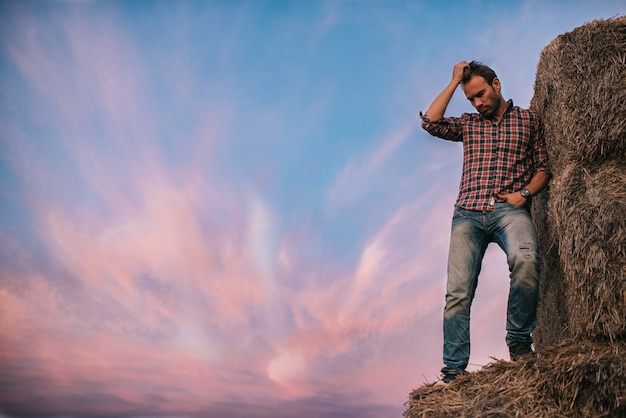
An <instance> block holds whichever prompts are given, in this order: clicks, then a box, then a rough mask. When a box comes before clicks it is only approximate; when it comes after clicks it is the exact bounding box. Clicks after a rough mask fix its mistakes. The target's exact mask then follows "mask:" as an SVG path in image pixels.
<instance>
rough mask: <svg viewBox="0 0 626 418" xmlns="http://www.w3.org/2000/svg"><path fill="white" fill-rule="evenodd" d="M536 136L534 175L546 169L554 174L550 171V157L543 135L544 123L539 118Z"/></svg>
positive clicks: (534, 144) (534, 142)
mask: <svg viewBox="0 0 626 418" xmlns="http://www.w3.org/2000/svg"><path fill="white" fill-rule="evenodd" d="M534 133H535V138H533V139H534V140H533V151H532V152H533V168H534V170H533V175H535V174H536V173H537V172H539V171H545V172H547V173H548V174H550V175H552V173H551V172H550V164H549V158H548V151H547V149H546V140H545V137H544V135H543V124H542V123H541V121H540V120H539V121H538V123H537V128H536V129H535V132H534Z"/></svg>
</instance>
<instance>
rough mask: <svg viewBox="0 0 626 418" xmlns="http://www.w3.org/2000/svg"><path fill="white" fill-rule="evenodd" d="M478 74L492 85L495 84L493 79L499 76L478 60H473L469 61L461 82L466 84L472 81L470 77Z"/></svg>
mask: <svg viewBox="0 0 626 418" xmlns="http://www.w3.org/2000/svg"><path fill="white" fill-rule="evenodd" d="M475 75H478V76H481V77H482V78H484V79H485V80H486V81H487V84H489V85H490V86H491V85H492V84H493V79H494V78H496V77H497V75H496V73H495V72H494V71H493V70H492V69H491V68H489V67H487V66H486V65H484V64H483V63H481V62H478V61H472V62H470V63H469V67H466V68H465V71H463V80H462V81H461V83H463V84H465V83H467V82H468V81H470V78H472V77H473V76H475Z"/></svg>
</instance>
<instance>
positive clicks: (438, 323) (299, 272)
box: [0, 0, 626, 418]
mask: <svg viewBox="0 0 626 418" xmlns="http://www.w3.org/2000/svg"><path fill="white" fill-rule="evenodd" d="M625 12H626V0H596V1H587V0H584V1H576V0H574V1H558V0H529V1H510V2H505V1H495V0H494V1H486V0H484V1H481V0H473V1H426V0H417V1H397V0H391V1H367V0H363V1H357V0H328V1H321V0H320V1H316V0H294V1H286V0H285V1H283V0H250V1H238V0H221V1H174V0H171V1H149V0H145V1H140V0H128V1H116V0H101V1H88V0H84V1H81V0H75V1H69V0H68V1H62V0H50V1H34V0H30V1H19V0H8V1H7V0H0V417H3V418H6V417H32V416H42V417H81V418H82V417H130V416H132V417H157V416H159V417H170V416H176V417H193V418H195V417H198V418H199V417H210V418H214V417H215V418H222V417H228V418H291V417H299V418H319V417H324V418H387V417H401V415H402V411H403V410H404V406H403V404H404V402H405V401H406V400H407V396H408V394H409V392H410V391H411V390H412V389H414V388H416V387H418V386H420V385H422V384H424V383H425V382H432V381H434V380H435V379H437V377H438V375H439V369H440V368H441V367H442V363H441V351H442V331H441V328H442V311H443V304H444V291H445V280H446V258H447V247H448V240H449V230H450V219H451V215H452V209H453V204H454V200H455V198H456V193H457V190H458V181H459V176H460V171H461V157H462V156H461V151H462V150H461V146H460V145H459V144H454V143H449V142H445V141H441V140H437V139H435V138H432V137H430V136H429V135H428V134H426V133H425V132H424V131H423V130H422V129H421V128H420V126H419V120H418V118H417V114H418V112H419V111H420V110H425V109H426V108H427V107H428V105H429V104H430V102H431V100H432V99H433V98H434V97H435V96H436V95H437V94H438V93H439V91H440V90H441V89H442V88H443V87H444V86H445V85H446V84H447V83H448V81H449V80H450V76H451V74H452V67H453V65H454V64H456V63H457V62H459V61H461V60H472V59H476V60H479V61H482V62H484V63H486V64H488V65H490V66H491V67H493V68H494V70H495V71H496V73H497V74H498V76H499V77H500V79H501V81H502V85H503V94H504V96H505V98H507V99H508V98H511V99H513V100H514V102H515V104H518V105H521V106H523V107H527V106H528V104H529V102H530V99H531V97H532V95H533V84H534V77H535V70H536V66H537V63H538V61H539V56H540V53H541V50H542V49H543V48H544V47H545V46H546V45H547V44H548V43H549V42H550V41H551V40H552V39H554V38H555V37H556V36H558V35H559V34H562V33H565V32H568V31H571V30H573V29H574V28H576V27H578V26H581V25H583V24H585V23H588V22H590V21H592V20H594V19H598V18H605V19H607V18H611V17H616V16H618V15H622V14H624V13H625ZM471 110H472V108H471V106H470V105H469V103H468V102H467V100H466V99H465V98H464V97H463V95H462V92H460V91H459V92H457V95H456V96H455V97H454V98H453V101H452V103H451V104H450V106H449V108H448V112H447V113H448V114H449V115H459V114H460V113H461V112H464V111H471ZM507 292H508V271H507V269H506V262H505V258H504V255H503V254H502V253H501V252H500V250H499V249H498V248H497V247H495V246H494V247H493V248H490V250H489V251H488V253H487V256H486V259H485V263H484V265H483V274H482V275H481V278H480V284H479V287H478V291H477V298H476V300H475V304H474V308H473V317H472V357H471V359H470V363H471V366H470V369H471V370H476V369H479V368H480V367H481V366H483V365H485V364H487V363H489V362H491V361H493V358H498V359H500V358H502V359H508V353H507V348H506V345H505V342H504V336H505V304H506V295H507Z"/></svg>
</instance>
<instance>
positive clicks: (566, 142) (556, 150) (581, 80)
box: [531, 17, 626, 171]
mask: <svg viewBox="0 0 626 418" xmlns="http://www.w3.org/2000/svg"><path fill="white" fill-rule="evenodd" d="M624 103H626V17H621V18H617V19H609V20H596V21H594V22H592V23H589V24H587V25H584V26H581V27H579V28H576V29H575V30H573V31H572V32H569V33H565V34H563V35H560V36H558V37H557V38H555V39H554V40H553V41H552V42H551V43H550V44H548V46H546V47H545V48H544V50H543V51H542V53H541V57H540V60H539V64H538V66H537V75H536V80H535V95H534V97H533V99H532V101H531V107H532V108H533V109H534V110H536V111H538V112H539V113H540V114H541V115H542V117H543V120H544V123H545V125H546V127H547V130H546V145H547V148H548V153H549V154H550V157H551V164H552V167H553V168H555V169H556V170H557V171H560V170H561V168H562V167H563V165H566V164H567V163H569V162H572V161H577V162H580V163H582V164H585V165H586V164H594V163H596V162H598V161H604V160H605V159H607V158H622V159H623V158H624V157H626V117H625V114H624Z"/></svg>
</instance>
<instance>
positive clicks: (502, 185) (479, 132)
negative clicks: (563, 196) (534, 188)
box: [420, 100, 549, 211]
mask: <svg viewBox="0 0 626 418" xmlns="http://www.w3.org/2000/svg"><path fill="white" fill-rule="evenodd" d="M420 116H422V127H423V128H424V129H425V130H426V131H427V132H428V133H429V134H431V135H433V136H436V137H439V138H442V139H446V140H449V141H462V142H463V175H462V177H461V184H460V186H459V196H458V198H457V201H456V205H457V206H459V207H462V208H464V209H469V210H480V211H491V210H493V205H494V202H496V201H500V200H499V199H497V197H496V194H498V193H513V192H516V191H519V190H520V189H521V188H522V187H525V186H526V185H528V183H530V179H531V178H532V177H533V176H534V175H535V173H537V172H538V171H549V167H548V153H547V152H546V146H545V141H544V138H543V130H542V124H541V121H540V119H539V115H537V114H536V113H535V112H533V111H531V110H527V109H522V108H520V107H518V106H513V102H512V101H511V100H509V107H508V108H507V110H506V112H505V113H504V115H503V116H502V119H501V120H500V122H498V123H496V122H494V121H492V120H489V119H486V118H484V117H483V116H482V115H480V114H478V113H464V114H463V115H461V117H458V118H443V119H442V120H439V121H437V122H431V121H430V120H429V119H428V115H421V113H420Z"/></svg>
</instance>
